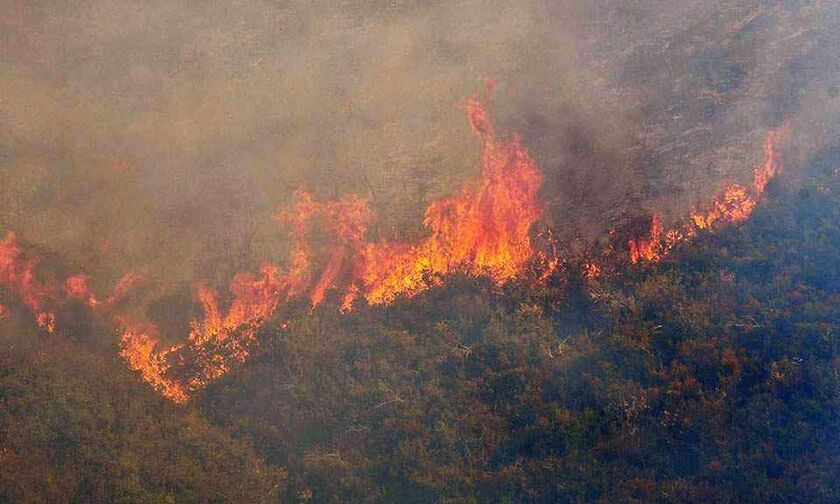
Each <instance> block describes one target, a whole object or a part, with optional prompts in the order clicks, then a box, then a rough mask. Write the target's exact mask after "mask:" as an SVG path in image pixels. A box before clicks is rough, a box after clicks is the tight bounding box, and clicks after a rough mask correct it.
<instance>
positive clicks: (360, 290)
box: [281, 100, 542, 310]
mask: <svg viewBox="0 0 840 504" xmlns="http://www.w3.org/2000/svg"><path fill="white" fill-rule="evenodd" d="M467 113H468V115H469V119H470V123H471V124H472V128H473V131H474V132H475V133H476V135H477V136H478V137H479V138H480V139H481V142H482V150H481V161H482V163H481V168H482V170H481V178H480V179H479V180H478V181H474V182H471V183H468V184H465V185H464V186H463V187H462V188H461V189H460V191H459V193H458V194H457V195H456V196H453V197H451V198H447V199H443V200H439V201H436V202H433V203H432V204H431V205H430V206H429V207H428V209H427V210H426V215H425V218H424V221H423V223H424V225H425V227H426V229H428V231H429V235H428V236H427V237H426V238H425V239H423V240H421V241H420V242H418V243H407V242H384V241H380V242H366V241H365V239H364V238H365V234H366V231H367V226H368V224H369V222H370V220H371V218H372V214H371V212H370V210H369V208H368V207H367V204H366V202H365V201H364V200H361V199H359V198H356V197H349V198H344V199H342V200H339V201H335V202H330V203H321V204H318V203H314V202H312V200H311V198H310V197H308V196H305V197H304V198H303V200H302V202H301V203H300V204H299V205H298V208H297V211H296V212H295V213H296V214H298V215H302V214H305V215H307V216H314V215H319V216H320V217H321V218H322V220H323V221H324V223H325V226H326V227H327V228H328V229H329V230H330V231H331V233H332V234H333V235H334V237H335V243H334V245H333V246H332V248H331V250H330V252H329V253H328V259H327V263H326V266H325V267H324V269H323V271H322V273H321V275H320V278H319V279H318V280H317V282H315V285H314V287H313V288H312V290H311V294H310V299H311V301H312V303H313V305H317V304H319V303H320V302H321V301H323V299H324V298H325V296H326V292H327V291H328V290H330V289H340V290H343V292H344V294H343V309H345V310H347V309H350V308H351V307H352V304H353V301H354V300H355V299H356V298H357V297H358V296H362V297H364V298H365V299H366V300H367V302H368V303H370V304H386V303H390V302H392V301H393V300H394V299H395V298H396V297H398V296H400V295H405V296H413V295H415V294H417V293H419V292H422V291H423V290H426V289H428V288H429V287H431V286H433V285H436V284H439V283H440V282H441V281H442V278H445V277H446V275H449V274H452V273H454V272H457V271H459V272H463V273H467V274H470V275H486V276H489V277H490V278H492V279H493V280H495V281H496V282H497V283H504V282H506V281H509V280H511V279H513V278H515V277H516V276H517V275H519V274H520V273H522V272H523V270H524V269H525V266H526V264H527V263H528V261H529V260H531V258H532V255H533V246H532V244H531V240H530V236H529V232H530V229H531V226H532V225H533V224H534V223H535V222H536V221H537V219H539V217H540V216H541V214H542V206H541V205H540V203H539V201H538V199H537V191H538V189H539V187H540V184H541V177H540V174H539V171H538V170H537V167H536V163H535V162H534V160H533V159H532V158H531V157H530V155H529V154H528V153H527V151H526V150H525V149H524V148H523V147H522V145H521V140H520V138H519V137H518V136H514V137H513V138H512V139H511V140H510V141H506V142H505V141H499V140H497V138H496V134H495V132H494V128H493V125H492V123H491V122H490V120H489V118H488V117H487V114H486V112H485V109H484V106H483V104H482V103H481V102H480V101H478V100H470V101H469V102H468V103H467ZM286 215H287V214H286V213H285V212H281V219H286V218H287V217H286Z"/></svg>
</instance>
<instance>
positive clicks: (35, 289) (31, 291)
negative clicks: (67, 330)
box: [0, 232, 55, 333]
mask: <svg viewBox="0 0 840 504" xmlns="http://www.w3.org/2000/svg"><path fill="white" fill-rule="evenodd" d="M35 265H36V262H35V260H33V259H25V258H24V257H23V252H22V250H21V248H20V246H19V245H18V243H17V238H16V236H15V234H14V233H11V232H10V233H8V234H7V235H6V239H5V240H3V241H2V242H0V285H2V286H3V287H5V288H6V289H8V290H9V291H10V293H11V294H13V295H15V296H17V297H18V298H19V299H20V300H21V302H22V303H23V304H24V305H25V306H26V307H27V308H29V310H30V311H31V312H32V314H33V315H34V316H35V321H36V322H37V324H38V326H39V327H40V328H41V329H43V330H45V331H47V332H49V333H52V332H53V331H55V313H53V312H52V311H51V310H49V309H47V308H46V305H47V304H49V303H50V301H51V300H52V298H53V297H54V292H53V290H52V289H51V288H50V287H49V286H47V285H43V284H41V283H39V282H38V281H37V280H36V279H35Z"/></svg>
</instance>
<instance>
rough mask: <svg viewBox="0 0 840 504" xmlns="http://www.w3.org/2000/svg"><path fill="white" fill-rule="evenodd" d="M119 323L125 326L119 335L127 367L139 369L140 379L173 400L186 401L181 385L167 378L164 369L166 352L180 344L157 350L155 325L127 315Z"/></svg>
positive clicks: (122, 354)
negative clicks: (143, 322)
mask: <svg viewBox="0 0 840 504" xmlns="http://www.w3.org/2000/svg"><path fill="white" fill-rule="evenodd" d="M122 324H123V325H124V326H125V329H124V330H123V335H122V339H121V344H122V349H121V350H120V356H122V357H123V358H124V359H125V360H126V362H128V367H130V368H131V369H133V370H135V371H139V372H140V375H141V376H142V377H143V379H144V380H145V381H146V382H147V383H149V384H150V385H151V386H152V387H154V388H155V390H157V391H159V392H160V393H161V394H162V395H163V396H164V397H166V398H168V399H170V400H172V401H174V402H176V403H183V402H186V400H187V392H186V390H185V389H184V386H183V385H182V384H180V383H178V382H177V381H174V380H171V379H169V378H167V373H168V371H169V369H170V368H171V367H172V366H171V364H170V363H169V361H168V357H169V354H171V353H173V352H175V351H177V350H178V349H179V348H180V347H178V346H175V347H170V348H167V349H163V350H158V349H157V347H158V346H160V344H159V341H160V339H159V338H158V335H157V329H156V328H155V327H154V326H152V325H149V324H145V325H144V324H138V323H135V322H132V321H130V320H127V319H123V320H122Z"/></svg>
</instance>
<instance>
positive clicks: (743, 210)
mask: <svg viewBox="0 0 840 504" xmlns="http://www.w3.org/2000/svg"><path fill="white" fill-rule="evenodd" d="M788 137H789V130H788V127H787V126H782V127H780V128H779V129H776V130H773V131H771V132H770V133H768V134H767V136H766V138H765V140H764V162H763V163H762V164H761V166H758V167H756V168H755V169H754V170H753V185H752V187H751V188H748V187H745V186H743V185H741V184H737V183H735V184H732V185H730V186H728V187H727V188H725V189H724V190H723V191H722V192H721V194H720V195H719V196H717V197H716V198H715V199H714V201H713V202H712V204H711V206H710V208H708V209H705V210H695V211H693V212H692V213H691V217H690V219H689V220H688V221H687V222H684V223H683V224H682V225H678V226H677V227H676V228H675V229H671V230H668V231H667V232H666V231H663V227H662V221H661V219H660V217H659V215H658V214H655V215H654V216H653V219H652V220H651V228H650V232H649V234H648V235H647V236H646V237H643V238H636V239H632V240H630V241H629V242H628V247H629V250H630V261H631V262H632V263H633V264H635V263H637V262H639V261H658V260H659V259H661V258H662V256H663V255H665V254H666V253H668V251H669V250H670V249H671V248H672V247H673V246H674V245H676V244H677V243H679V242H681V241H684V240H687V239H690V238H692V237H694V236H696V235H697V233H698V231H700V230H711V229H713V228H715V227H716V226H717V225H719V224H723V223H737V222H742V221H744V220H746V219H747V218H749V216H750V215H751V214H752V212H753V210H755V207H756V204H757V202H758V198H759V197H760V196H761V195H762V194H763V193H764V191H765V190H766V188H767V184H768V183H769V182H770V180H772V179H773V177H775V176H776V175H778V174H779V173H780V172H781V170H782V162H781V159H780V156H779V154H778V152H777V148H778V144H779V143H780V142H784V141H786V140H787V138H788Z"/></svg>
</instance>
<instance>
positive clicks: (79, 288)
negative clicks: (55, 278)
mask: <svg viewBox="0 0 840 504" xmlns="http://www.w3.org/2000/svg"><path fill="white" fill-rule="evenodd" d="M89 281H90V278H89V277H88V276H87V275H85V274H82V273H79V274H78V275H73V276H71V277H70V278H68V279H67V281H66V282H65V283H64V290H65V291H66V292H67V295H68V296H70V297H71V298H74V299H78V300H81V301H84V302H85V303H86V304H87V305H88V306H90V307H91V308H95V307H96V305H98V304H99V301H97V299H96V295H94V293H93V291H92V290H91V288H90V285H88V282H89Z"/></svg>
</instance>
